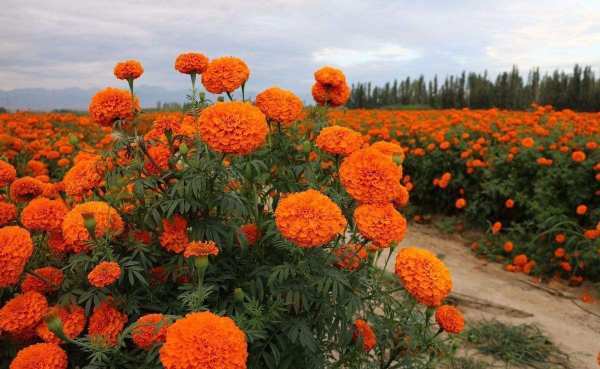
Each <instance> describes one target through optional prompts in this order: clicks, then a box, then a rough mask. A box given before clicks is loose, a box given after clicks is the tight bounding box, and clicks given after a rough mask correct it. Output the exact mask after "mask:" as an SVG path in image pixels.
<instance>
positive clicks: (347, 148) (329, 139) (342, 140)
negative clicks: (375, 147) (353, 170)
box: [315, 126, 365, 156]
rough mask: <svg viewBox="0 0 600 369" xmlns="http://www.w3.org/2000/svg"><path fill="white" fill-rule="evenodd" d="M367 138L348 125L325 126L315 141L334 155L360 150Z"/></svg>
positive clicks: (343, 154) (348, 153) (318, 145)
mask: <svg viewBox="0 0 600 369" xmlns="http://www.w3.org/2000/svg"><path fill="white" fill-rule="evenodd" d="M364 142H365V139H364V138H363V136H362V135H361V134H360V133H358V132H356V131H354V130H352V129H350V128H346V127H341V126H331V127H325V128H323V129H322V130H321V132H319V135H318V136H317V139H316V141H315V143H316V145H317V147H318V148H319V149H321V150H323V151H325V152H327V153H330V154H332V155H342V156H347V155H350V154H352V153H353V152H355V151H357V150H359V149H360V148H361V146H362V145H363V143H364Z"/></svg>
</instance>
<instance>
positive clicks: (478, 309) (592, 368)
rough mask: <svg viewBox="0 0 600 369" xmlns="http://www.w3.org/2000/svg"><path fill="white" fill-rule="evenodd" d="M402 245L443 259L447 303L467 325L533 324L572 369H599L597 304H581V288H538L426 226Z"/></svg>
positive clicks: (412, 229)
mask: <svg viewBox="0 0 600 369" xmlns="http://www.w3.org/2000/svg"><path fill="white" fill-rule="evenodd" d="M400 246H401V247H408V246H417V247H421V248H425V249H427V250H430V251H432V252H434V253H436V254H437V255H439V256H440V257H442V258H443V260H444V262H445V264H446V265H447V266H448V268H449V269H450V271H451V273H452V278H453V285H454V288H453V294H452V296H451V298H452V300H453V302H454V303H456V304H457V305H458V306H459V308H460V309H461V310H462V311H463V312H464V313H465V317H466V320H467V324H469V321H477V320H481V319H498V320H500V321H503V322H505V323H509V324H523V323H528V324H536V325H537V326H539V327H540V328H541V329H542V331H543V332H544V333H545V334H546V335H547V336H548V337H549V338H550V339H551V340H552V341H553V342H554V343H555V344H556V345H557V346H558V347H559V348H560V349H561V350H563V351H564V352H565V353H567V354H569V356H570V358H571V362H572V366H573V368H576V369H579V368H581V369H596V368H598V364H597V362H596V356H597V354H598V352H599V351H600V318H599V316H600V303H599V302H594V303H587V304H586V303H583V302H582V301H581V300H580V296H581V295H582V293H583V288H585V287H579V288H574V287H569V286H566V285H564V284H562V283H559V282H552V283H550V284H539V283H535V282H534V281H533V278H531V277H529V276H526V275H524V274H515V273H509V272H506V271H504V270H503V269H502V265H501V264H498V263H494V262H489V261H486V260H482V259H480V258H478V257H477V256H476V255H474V254H473V253H472V252H471V251H470V249H469V247H468V246H467V244H466V242H465V241H464V240H462V239H461V238H460V237H459V236H454V235H452V236H448V235H444V234H442V233H440V232H439V231H437V230H436V229H434V228H432V227H430V226H425V225H419V224H411V225H410V227H409V231H408V233H407V236H406V238H405V239H404V241H403V242H402V243H401V244H400ZM381 259H385V257H382V258H381ZM393 261H394V257H392V259H391V260H390V262H389V264H388V266H387V270H389V271H393V270H394V265H393V264H394V262H393ZM383 262H385V260H383ZM382 264H383V263H382ZM585 310H587V311H585ZM594 314H596V315H594Z"/></svg>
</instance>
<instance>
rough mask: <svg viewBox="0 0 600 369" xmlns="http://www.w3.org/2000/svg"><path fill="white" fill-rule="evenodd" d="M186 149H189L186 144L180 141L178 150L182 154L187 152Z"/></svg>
mask: <svg viewBox="0 0 600 369" xmlns="http://www.w3.org/2000/svg"><path fill="white" fill-rule="evenodd" d="M188 151H190V149H189V148H188V147H187V145H186V144H185V143H182V144H181V145H179V152H180V153H182V154H183V155H185V154H187V153H188Z"/></svg>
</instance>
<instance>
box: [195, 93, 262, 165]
mask: <svg viewBox="0 0 600 369" xmlns="http://www.w3.org/2000/svg"><path fill="white" fill-rule="evenodd" d="M199 129H200V136H201V138H202V140H203V141H204V142H206V144H207V145H208V146H209V147H210V148H211V149H212V150H214V151H217V152H224V153H229V154H242V155H243V154H249V153H251V152H252V151H254V150H256V149H258V148H259V147H260V146H261V145H262V144H263V143H264V142H265V139H266V137H267V132H268V130H269V128H268V126H267V120H266V119H265V116H264V115H263V113H262V112H261V111H260V110H259V109H258V108H257V107H255V106H252V105H250V104H248V103H244V102H237V101H234V102H224V103H217V104H215V105H212V106H210V107H208V108H206V109H204V110H203V111H202V113H201V114H200V119H199Z"/></svg>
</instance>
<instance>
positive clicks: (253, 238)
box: [240, 224, 261, 246]
mask: <svg viewBox="0 0 600 369" xmlns="http://www.w3.org/2000/svg"><path fill="white" fill-rule="evenodd" d="M240 232H242V234H243V235H244V237H245V238H246V242H247V243H248V246H254V245H256V242H257V241H258V240H259V239H260V237H261V235H260V229H258V226H257V225H256V224H244V225H242V226H241V227H240Z"/></svg>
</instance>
